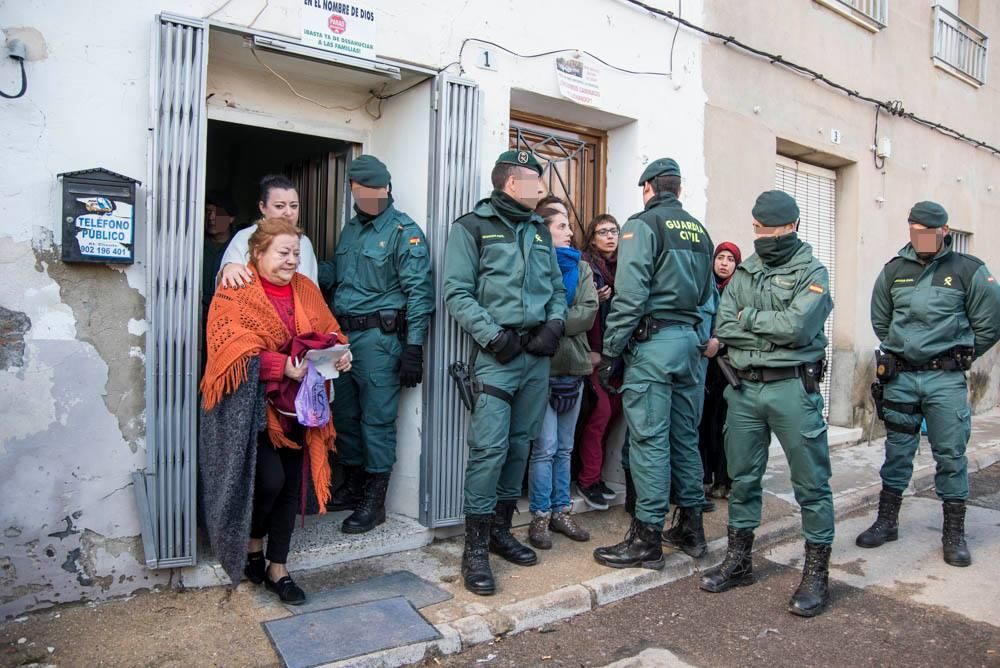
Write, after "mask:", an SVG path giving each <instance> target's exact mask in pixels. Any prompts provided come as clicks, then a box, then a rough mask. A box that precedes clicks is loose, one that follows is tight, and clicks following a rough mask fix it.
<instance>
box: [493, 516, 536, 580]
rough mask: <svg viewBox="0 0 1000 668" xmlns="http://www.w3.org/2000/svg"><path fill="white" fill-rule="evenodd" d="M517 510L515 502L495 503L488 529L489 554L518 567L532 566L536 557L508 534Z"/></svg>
mask: <svg viewBox="0 0 1000 668" xmlns="http://www.w3.org/2000/svg"><path fill="white" fill-rule="evenodd" d="M516 509H517V501H516V500H513V499H511V500H507V501H497V508H496V511H494V513H493V527H492V528H491V529H490V552H492V553H493V554H495V555H497V556H499V557H502V558H504V559H506V560H507V561H509V562H510V563H512V564H517V565H518V566H534V565H535V564H537V563H538V555H537V554H535V551H534V550H532V549H531V548H530V547H528V546H527V545H522V544H521V543H520V542H518V540H517V539H516V538H514V535H513V534H512V533H511V532H510V525H511V523H512V521H513V519H514V511H515V510H516Z"/></svg>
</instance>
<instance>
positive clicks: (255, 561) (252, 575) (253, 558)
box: [243, 552, 267, 585]
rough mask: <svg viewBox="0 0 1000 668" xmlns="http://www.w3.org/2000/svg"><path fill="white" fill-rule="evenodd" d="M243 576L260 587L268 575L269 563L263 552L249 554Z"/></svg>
mask: <svg viewBox="0 0 1000 668" xmlns="http://www.w3.org/2000/svg"><path fill="white" fill-rule="evenodd" d="M243 575H245V576H247V580H249V581H250V582H252V583H254V584H255V585H259V584H260V583H262V582H263V581H264V578H265V577H266V575H267V562H265V561H264V553H263V552H247V565H246V566H244V567H243Z"/></svg>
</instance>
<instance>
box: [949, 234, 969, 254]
mask: <svg viewBox="0 0 1000 668" xmlns="http://www.w3.org/2000/svg"><path fill="white" fill-rule="evenodd" d="M971 248H972V233H971V232H962V231H960V230H952V231H951V249H952V250H953V251H955V252H958V253H968V252H970V249H971Z"/></svg>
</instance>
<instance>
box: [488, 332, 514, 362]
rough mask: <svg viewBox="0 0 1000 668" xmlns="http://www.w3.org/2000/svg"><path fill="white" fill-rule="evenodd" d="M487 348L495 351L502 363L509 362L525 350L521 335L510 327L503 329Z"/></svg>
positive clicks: (492, 351)
mask: <svg viewBox="0 0 1000 668" xmlns="http://www.w3.org/2000/svg"><path fill="white" fill-rule="evenodd" d="M486 350H488V351H490V352H491V353H493V356H494V357H496V358H497V362H500V364H507V363H508V362H510V361H511V360H512V359H514V358H515V357H517V356H518V355H520V354H521V353H522V352H523V350H522V349H521V339H520V337H519V336H518V335H517V334H515V333H514V332H512V331H511V330H509V329H501V330H500V333H499V334H497V335H496V336H495V337H493V340H492V341H490V342H489V345H487V346H486Z"/></svg>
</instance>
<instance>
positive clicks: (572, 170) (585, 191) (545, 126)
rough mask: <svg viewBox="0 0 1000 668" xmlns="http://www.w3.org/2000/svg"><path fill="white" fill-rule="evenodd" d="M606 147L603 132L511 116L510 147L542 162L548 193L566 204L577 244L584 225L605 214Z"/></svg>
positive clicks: (521, 114) (512, 113) (535, 118)
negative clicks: (528, 153)
mask: <svg viewBox="0 0 1000 668" xmlns="http://www.w3.org/2000/svg"><path fill="white" fill-rule="evenodd" d="M607 146H608V136H607V134H606V133H605V132H603V131H602V130H595V129H593V128H586V127H583V126H578V125H571V124H567V123H560V122H558V121H554V120H552V119H548V118H544V117H542V116H533V115H530V114H524V113H520V112H511V115H510V147H511V148H513V149H517V150H525V151H531V152H533V153H534V154H535V156H536V157H538V159H539V160H541V161H542V165H543V167H544V172H543V174H542V178H543V180H544V181H545V185H546V187H547V188H548V191H549V192H550V193H552V194H553V195H557V196H559V197H561V198H563V199H564V200H566V202H567V203H568V204H569V212H570V213H569V217H570V223H571V224H572V225H573V226H574V229H575V230H576V236H575V241H576V242H577V243H579V242H580V240H581V239H582V237H583V229H584V227H585V226H586V224H587V223H588V222H590V220H591V219H592V218H593V217H594V216H596V215H597V214H599V213H604V207H605V189H606V181H605V172H606V164H607V163H606V159H607Z"/></svg>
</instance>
